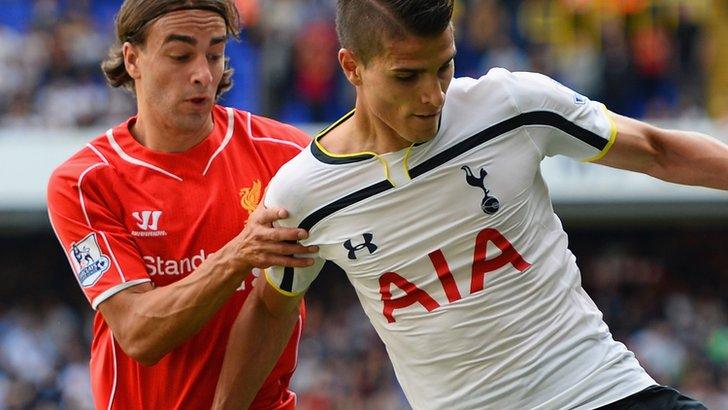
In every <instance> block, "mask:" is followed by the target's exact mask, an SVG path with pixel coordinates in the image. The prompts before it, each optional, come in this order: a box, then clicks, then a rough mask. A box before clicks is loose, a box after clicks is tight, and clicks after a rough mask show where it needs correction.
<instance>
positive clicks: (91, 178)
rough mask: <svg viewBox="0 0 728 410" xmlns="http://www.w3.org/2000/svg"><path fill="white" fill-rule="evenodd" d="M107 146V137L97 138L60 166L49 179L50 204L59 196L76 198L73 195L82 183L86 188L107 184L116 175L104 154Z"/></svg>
mask: <svg viewBox="0 0 728 410" xmlns="http://www.w3.org/2000/svg"><path fill="white" fill-rule="evenodd" d="M106 145H108V141H107V139H106V136H105V135H100V136H97V137H95V138H93V139H92V140H90V141H89V142H88V143H86V144H85V145H84V146H83V147H81V148H80V149H79V150H78V151H76V152H75V153H74V154H73V155H71V156H70V157H69V158H68V159H66V160H65V161H63V162H62V163H61V164H60V165H58V166H57V167H56V168H55V169H54V170H53V172H52V173H51V175H50V177H49V179H48V187H47V193H48V200H49V202H50V201H53V200H54V198H57V197H58V196H59V194H63V196H67V195H66V194H72V195H74V196H75V194H73V193H74V192H76V190H77V189H78V187H79V185H80V184H81V182H82V181H83V182H84V185H85V186H88V185H91V184H94V183H99V184H106V182H103V181H104V180H105V179H109V177H112V176H113V175H115V174H114V172H113V170H112V165H111V164H110V163H109V161H108V160H107V158H106V156H105V155H104V154H103V153H102V152H103V151H104V150H105V147H106Z"/></svg>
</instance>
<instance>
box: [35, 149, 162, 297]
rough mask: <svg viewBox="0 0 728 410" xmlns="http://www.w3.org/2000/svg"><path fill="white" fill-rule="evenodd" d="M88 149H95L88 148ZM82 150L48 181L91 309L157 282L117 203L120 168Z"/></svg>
mask: <svg viewBox="0 0 728 410" xmlns="http://www.w3.org/2000/svg"><path fill="white" fill-rule="evenodd" d="M85 151H86V153H88V151H89V149H88V148H86V149H85ZM92 155H93V153H91V155H84V151H83V150H82V151H81V152H80V153H79V154H77V155H76V156H74V157H73V158H71V159H70V160H69V161H67V162H66V163H64V164H63V165H61V166H60V167H59V168H57V169H56V170H55V171H54V173H53V175H51V178H50V180H49V182H48V192H47V195H48V215H49V218H50V221H51V225H52V227H53V230H54V231H55V233H56V236H57V237H58V240H59V241H60V243H61V247H62V248H63V250H64V252H65V253H66V257H67V258H68V261H69V263H70V264H71V268H72V269H73V273H74V275H75V276H76V280H77V281H78V283H79V285H80V286H81V289H82V290H83V292H84V294H85V295H86V298H87V299H88V301H89V303H91V307H92V308H93V309H96V308H97V306H98V305H99V303H101V302H103V301H104V300H106V299H108V298H109V297H111V296H112V295H114V294H116V293H118V292H120V291H122V290H124V289H126V288H129V287H132V286H135V285H138V284H141V283H144V282H149V281H151V279H150V277H149V275H148V274H147V270H146V267H145V265H144V261H143V259H142V257H141V255H140V253H139V251H138V249H137V247H136V244H135V243H134V241H133V239H132V236H131V234H130V233H129V232H128V230H127V229H126V228H125V226H124V224H123V223H122V222H121V221H122V219H121V218H120V217H119V215H120V214H121V212H120V211H121V210H120V205H119V203H118V201H114V198H115V195H114V189H113V187H114V183H115V172H114V170H113V169H112V168H111V167H110V166H109V164H108V163H106V162H105V161H103V160H100V159H99V158H98V157H93V156H92Z"/></svg>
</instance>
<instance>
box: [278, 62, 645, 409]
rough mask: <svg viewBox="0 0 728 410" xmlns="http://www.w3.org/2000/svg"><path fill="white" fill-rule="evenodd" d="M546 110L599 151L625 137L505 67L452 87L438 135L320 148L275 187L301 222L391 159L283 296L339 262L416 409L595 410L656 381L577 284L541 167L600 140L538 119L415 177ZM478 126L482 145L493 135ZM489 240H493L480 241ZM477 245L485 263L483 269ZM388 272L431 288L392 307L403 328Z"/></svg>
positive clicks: (591, 111)
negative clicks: (381, 186)
mask: <svg viewBox="0 0 728 410" xmlns="http://www.w3.org/2000/svg"><path fill="white" fill-rule="evenodd" d="M537 111H547V112H549V113H556V114H558V116H559V117H563V118H564V119H566V120H568V121H567V122H568V123H571V124H574V125H577V126H578V127H580V128H581V129H584V130H586V131H589V132H591V133H593V134H594V136H595V137H596V138H597V142H598V143H599V144H597V145H602V146H603V147H602V148H601V149H608V145H607V142H608V141H609V139H610V138H612V137H613V135H614V129H613V127H612V126H611V122H610V119H609V117H608V114H607V112H606V110H605V109H604V107H603V106H601V104H598V103H595V102H591V101H589V100H587V99H585V98H584V97H582V96H579V95H578V94H576V93H575V92H573V91H571V90H569V89H567V88H565V87H563V86H562V85H560V84H558V83H556V82H554V81H553V80H550V79H548V78H546V77H544V76H541V75H537V74H531V73H510V72H508V71H506V70H503V69H494V70H491V71H490V72H489V73H488V74H487V75H486V76H484V77H482V78H480V79H477V80H476V79H469V78H461V79H455V80H453V82H452V83H451V86H450V89H449V90H448V93H447V97H446V102H445V106H444V110H443V115H442V122H441V126H440V130H439V132H438V134H437V135H436V136H435V138H434V139H433V140H431V141H429V142H427V143H424V144H421V145H418V146H415V147H412V148H411V152H409V153H407V150H403V151H401V152H394V153H389V154H385V155H382V156H380V157H379V158H377V157H370V158H368V159H363V160H360V161H355V162H350V163H325V162H322V161H321V160H320V159H319V158H317V157H315V156H314V155H313V153H312V152H313V151H315V147H309V149H307V150H305V151H303V152H302V153H301V154H300V155H299V156H297V157H296V158H294V159H293V160H292V161H291V162H289V163H288V164H286V165H285V166H284V167H283V168H282V169H281V170H280V171H279V173H278V174H277V175H276V176H275V177H274V179H273V180H272V182H271V183H270V185H269V187H268V192H267V195H266V199H265V202H266V205H267V206H282V207H284V208H286V209H287V210H288V211H289V213H290V218H289V219H286V220H284V221H281V223H282V224H283V225H286V226H299V225H300V224H301V222H302V221H304V220H305V219H306V218H307V217H309V216H310V215H312V214H314V212H316V211H317V210H320V209H322V208H324V206H326V205H328V204H332V203H336V202H337V201H338V200H340V199H341V198H343V197H346V196H347V195H349V194H351V193H353V192H356V191H359V190H362V189H363V188H366V187H368V186H372V185H374V184H377V183H380V182H382V181H386V180H385V174H384V167H383V166H382V160H383V161H384V162H386V163H387V164H388V168H389V170H390V172H389V174H390V178H389V180H390V181H394V183H395V184H396V186H395V187H392V188H390V189H387V190H385V191H384V192H381V193H379V194H376V195H373V196H369V197H366V198H365V199H363V200H360V201H358V202H356V203H354V204H352V205H349V206H346V207H343V208H342V209H340V210H338V211H336V212H333V213H331V214H329V215H327V216H326V217H324V218H323V219H321V220H319V221H317V222H316V223H315V225H313V227H311V229H310V237H309V238H308V239H307V240H306V241H303V243H305V244H315V245H318V246H320V253H319V255H320V258H321V260H320V261H319V262H318V263H317V264H316V265H315V266H314V267H313V268H308V269H296V270H295V274H294V279H293V286H292V287H291V288H289V289H284V290H283V291H284V293H285V292H291V293H299V292H302V291H304V290H305V289H306V288H307V287H308V286H309V284H310V283H311V282H312V281H313V280H314V278H315V277H316V276H317V275H318V274H319V271H320V270H321V266H322V264H323V261H324V260H327V261H330V262H332V263H335V264H336V265H338V266H339V267H340V268H342V269H343V270H344V271H345V272H346V274H347V276H348V278H349V280H350V281H351V283H352V284H353V286H354V288H355V289H356V293H357V295H358V297H359V299H360V301H361V304H362V306H363V308H364V311H365V312H366V314H367V316H368V317H369V319H370V320H371V322H372V324H373V325H374V328H375V329H376V331H377V333H378V334H379V336H380V337H381V338H382V340H383V341H384V343H385V345H386V347H387V351H388V352H389V355H390V358H391V360H392V363H393V365H394V369H395V372H396V374H397V378H398V379H399V382H400V383H401V385H402V388H403V390H404V392H405V394H406V396H407V398H408V400H409V402H410V404H411V405H412V406H413V407H414V408H416V409H450V408H454V409H537V408H538V409H566V408H579V409H587V408H594V407H598V406H601V405H605V404H608V403H610V402H614V401H616V400H618V399H621V398H623V397H625V396H628V395H630V394H633V393H635V392H637V391H640V390H642V389H644V388H646V387H648V386H650V385H653V384H655V382H654V380H652V378H651V377H650V376H648V375H647V373H646V372H645V371H644V370H643V369H642V368H641V367H640V365H639V364H638V362H637V360H636V359H635V358H634V355H633V354H632V353H631V352H629V351H628V350H627V349H626V348H625V346H624V345H623V344H622V343H619V342H616V341H614V340H613V339H612V336H611V334H610V333H609V329H608V328H607V325H606V324H605V323H604V322H603V320H602V314H601V313H600V312H599V310H598V309H597V307H596V306H595V305H594V303H593V302H592V300H591V299H590V298H589V296H588V295H587V294H586V293H585V292H584V290H583V289H582V287H581V280H580V272H579V269H578V268H577V266H576V261H575V258H574V256H573V255H572V253H571V252H570V251H569V250H568V249H567V236H566V233H565V232H564V231H563V229H562V226H561V223H560V221H559V219H558V218H557V217H556V215H555V214H554V212H553V209H552V206H551V202H550V200H549V195H548V189H547V187H546V185H545V183H544V181H543V179H542V178H541V174H540V170H539V163H540V162H541V160H542V159H543V158H544V156H546V155H555V154H564V155H568V156H571V157H573V158H575V159H579V160H582V159H585V158H590V157H594V156H596V155H598V154H599V153H600V149H599V148H596V147H594V146H592V145H590V144H588V143H585V142H583V141H581V140H580V139H578V138H576V137H574V136H573V135H570V134H568V133H565V132H563V131H561V130H559V129H557V128H555V127H554V126H553V125H550V124H531V125H526V126H519V127H517V128H515V129H513V130H511V131H508V132H505V133H502V134H497V135H496V136H493V137H492V139H490V140H488V141H487V142H483V143H480V144H476V145H475V146H474V147H472V148H471V149H468V150H466V151H464V152H462V153H461V154H459V155H457V156H456V157H454V158H452V159H450V160H448V161H447V162H445V163H443V164H441V165H439V166H437V167H435V168H434V169H431V170H430V171H428V172H425V173H423V174H421V175H413V176H412V179H411V180H410V179H409V178H408V177H407V175H410V174H416V172H417V171H416V170H417V167H418V166H419V165H421V164H423V163H424V164H427V163H428V161H430V163H432V161H435V160H436V158H438V155H445V154H446V153H448V152H450V153H451V152H453V150H455V151H457V149H458V147H461V146H462V145H457V144H462V143H463V141H468V138H469V137H472V136H474V135H476V134H478V133H480V132H481V131H483V130H486V129H489V128H490V127H492V126H494V125H495V124H498V123H501V122H502V121H504V120H508V119H510V118H514V117H518V116H519V115H521V114H524V113H526V114H527V113H533V112H537ZM529 115H530V114H529ZM539 115H541V114H539ZM491 130H492V129H491ZM479 135H482V136H483V139H484V140H485V138H486V136H487V135H488V133H487V132H486V133H482V134H479ZM476 138H479V137H476ZM469 141H472V140H469ZM443 153H445V154H443ZM433 158H434V159H433ZM405 160H406V164H407V165H408V166H407V168H405V166H404V165H405ZM463 166H467V167H469V169H470V170H471V172H472V174H473V176H474V177H475V178H480V176H481V173H480V170H481V168H482V169H484V170H485V171H486V172H487V175H486V176H485V177H484V179H483V187H482V188H481V187H478V186H474V185H470V184H468V183H467V181H466V172H465V170H464V169H462V167H463ZM403 175H404V178H403V177H402V176H403ZM484 189H487V190H488V196H489V197H492V198H496V199H497V202H498V203H499V206H500V207H499V209H498V210H497V211H496V212H494V213H492V214H487V213H486V212H485V211H483V209H481V202H482V201H483V200H484V199H485V190H484ZM491 205H492V202H491ZM491 210H492V209H491ZM364 234H371V235H372V236H371V240H370V243H371V244H373V245H375V246H376V250H374V251H373V252H370V249H368V248H367V247H365V246H364V245H365V244H366V243H367V241H366V240H365V236H364ZM478 236H480V238H481V242H482V241H483V240H485V243H481V244H480V247H477V248H476V238H477V237H478ZM499 237H502V238H504V239H505V240H507V242H508V243H510V244H512V249H509V248H508V246H507V243H506V242H503V241H502V240H500V239H498V238H499ZM347 241H350V242H349V246H348V247H347V246H346V243H347ZM498 244H500V245H498ZM351 248H354V249H355V250H354V254H353V255H354V257H355V259H351V258H350V256H351V253H350V252H351ZM479 249H480V250H479ZM501 249H507V252H502V251H501ZM513 250H515V252H517V253H514V252H513ZM438 251H439V253H438ZM478 252H479V253H480V255H481V260H480V262H477V263H475V266H474V259H478V257H474V255H477V254H478ZM483 253H484V254H485V256H484V257H485V259H486V260H487V261H490V264H491V265H492V264H495V265H496V267H497V269H495V270H492V271H488V272H486V273H485V276H484V289H482V290H479V289H478V288H479V286H478V284H477V280H475V281H473V276H474V275H473V272H474V271H484V270H490V269H492V267H488V266H487V265H488V262H484V261H482V257H483ZM518 255H520V258H521V259H518ZM499 257H502V258H507V259H508V261H507V262H506V263H500V264H499V263H496V262H494V261H501V262H502V259H497V258H499ZM443 259H444V260H445V261H446V262H445V263H446V265H447V266H446V267H445V268H443V264H442V263H441V262H440V263H439V265H440V270H443V271H448V270H449V272H451V276H452V278H453V280H454V282H455V283H456V284H457V292H454V290H453V288H452V286H450V287H449V292H450V293H449V294H447V293H446V290H445V289H446V285H445V284H444V283H445V282H446V280H447V279H446V278H445V279H443V280H440V279H438V273H437V271H436V268H435V262H433V261H434V260H440V261H442V260H443ZM499 265H502V266H499ZM498 266H499V267H498ZM448 268H449V269H448ZM387 272H396V274H397V275H398V276H399V277H401V278H404V279H406V281H408V282H410V283H412V284H413V285H414V286H416V287H417V289H419V290H421V292H420V293H418V295H419V299H417V300H418V301H414V302H413V303H411V304H409V305H407V306H403V307H399V308H395V309H393V311H392V312H390V315H391V318H390V319H393V320H394V321H393V322H391V320H388V319H387V316H386V314H385V303H384V302H383V293H382V292H383V289H382V285H381V281H382V278H390V279H391V278H392V277H394V275H392V274H388V275H386V276H385V273H387ZM326 274H327V272H326V271H324V273H323V274H322V275H321V276H323V277H322V278H321V279H320V280H319V282H322V283H320V285H321V286H325V281H326V277H325V275H326ZM284 276H285V275H284V270H283V269H281V268H272V269H271V270H270V272H269V273H268V279H269V281H270V282H271V283H273V284H274V286H280V284H281V282H282V281H283V280H284ZM444 276H446V275H444ZM475 276H477V275H475ZM399 283H400V284H401V283H403V282H401V281H400V282H399ZM384 288H386V289H388V290H389V291H391V298H392V299H393V300H399V301H400V302H402V301H403V300H404V299H402V298H403V297H404V296H405V293H404V291H403V290H402V289H400V288H399V287H398V286H397V285H394V284H390V285H387V286H385V287H384ZM471 288H475V290H476V291H475V292H471ZM279 290H280V288H279ZM422 292H426V294H427V296H429V297H430V298H431V300H432V301H434V303H435V304H436V305H435V308H432V307H433V305H432V302H427V303H429V306H430V308H432V309H430V310H431V311H428V308H427V307H426V304H427V303H420V301H423V300H425V299H426V297H425V296H423V293H422ZM410 293H412V291H410ZM458 294H459V297H458ZM412 300H414V299H413V298H412V297H410V301H412ZM451 300H452V301H451ZM402 304H403V305H406V303H404V302H402ZM390 322H391V323H390Z"/></svg>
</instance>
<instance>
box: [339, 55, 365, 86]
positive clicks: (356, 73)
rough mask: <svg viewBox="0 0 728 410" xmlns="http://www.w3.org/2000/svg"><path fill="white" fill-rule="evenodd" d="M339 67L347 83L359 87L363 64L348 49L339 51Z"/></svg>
mask: <svg viewBox="0 0 728 410" xmlns="http://www.w3.org/2000/svg"><path fill="white" fill-rule="evenodd" d="M339 65H341V69H342V70H343V71H344V75H345V76H346V79H347V80H349V82H350V83H351V84H352V85H353V86H355V87H357V86H360V85H361V69H362V68H363V64H362V62H361V60H360V59H358V58H357V56H356V55H355V54H354V53H353V52H352V51H351V50H348V49H345V48H342V49H341V50H339Z"/></svg>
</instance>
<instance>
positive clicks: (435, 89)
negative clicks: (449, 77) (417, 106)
mask: <svg viewBox="0 0 728 410" xmlns="http://www.w3.org/2000/svg"><path fill="white" fill-rule="evenodd" d="M422 103H424V104H428V105H432V106H433V107H437V108H440V107H442V105H443V104H444V103H445V90H444V88H443V84H442V82H441V81H440V79H439V78H433V79H429V80H428V81H427V83H426V84H425V85H424V89H423V90H422Z"/></svg>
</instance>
